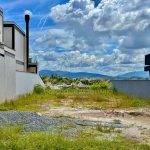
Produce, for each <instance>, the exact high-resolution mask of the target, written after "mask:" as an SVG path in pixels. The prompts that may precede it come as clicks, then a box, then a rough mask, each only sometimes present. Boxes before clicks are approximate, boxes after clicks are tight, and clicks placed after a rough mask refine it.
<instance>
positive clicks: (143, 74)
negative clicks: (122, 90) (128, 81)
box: [116, 71, 149, 78]
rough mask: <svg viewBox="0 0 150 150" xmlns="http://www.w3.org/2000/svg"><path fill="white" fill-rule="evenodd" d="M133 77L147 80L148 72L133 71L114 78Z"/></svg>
mask: <svg viewBox="0 0 150 150" xmlns="http://www.w3.org/2000/svg"><path fill="white" fill-rule="evenodd" d="M133 76H134V77H135V78H148V77H149V75H148V72H144V71H135V72H128V73H125V74H122V75H119V76H116V78H131V77H133Z"/></svg>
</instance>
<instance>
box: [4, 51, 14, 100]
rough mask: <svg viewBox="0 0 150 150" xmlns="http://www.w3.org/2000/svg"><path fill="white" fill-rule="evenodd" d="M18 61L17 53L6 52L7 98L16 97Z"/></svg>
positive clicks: (5, 85)
mask: <svg viewBox="0 0 150 150" xmlns="http://www.w3.org/2000/svg"><path fill="white" fill-rule="evenodd" d="M15 69H16V61H15V55H12V54H10V53H8V52H5V84H4V87H5V98H6V99H14V98H15V84H16V82H15V80H16V73H15V72H16V70H15Z"/></svg>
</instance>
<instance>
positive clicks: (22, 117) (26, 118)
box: [0, 111, 124, 135]
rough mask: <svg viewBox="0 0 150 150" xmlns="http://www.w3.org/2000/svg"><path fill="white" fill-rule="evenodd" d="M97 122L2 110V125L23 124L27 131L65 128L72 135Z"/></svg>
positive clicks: (60, 129)
mask: <svg viewBox="0 0 150 150" xmlns="http://www.w3.org/2000/svg"><path fill="white" fill-rule="evenodd" d="M96 124H97V122H94V121H83V120H77V119H73V118H67V117H61V118H53V117H49V116H46V115H39V114H38V113H36V112H20V111H0V126H2V127H5V126H7V125H11V126H14V125H22V126H23V129H24V130H25V131H43V132H48V131H51V132H52V133H56V132H62V130H63V129H64V130H63V133H64V134H66V135H71V134H73V133H76V132H77V131H81V130H82V129H83V126H96ZM110 124H111V125H114V126H115V127H117V126H119V128H124V126H123V125H121V124H112V123H110ZM108 125H109V123H108Z"/></svg>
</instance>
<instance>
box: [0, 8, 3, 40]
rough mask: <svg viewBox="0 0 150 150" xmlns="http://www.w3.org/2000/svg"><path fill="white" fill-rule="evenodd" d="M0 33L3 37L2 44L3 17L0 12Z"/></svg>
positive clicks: (0, 38)
mask: <svg viewBox="0 0 150 150" xmlns="http://www.w3.org/2000/svg"><path fill="white" fill-rule="evenodd" d="M0 31H1V37H0V42H2V41H3V40H2V37H3V16H2V12H1V10H0Z"/></svg>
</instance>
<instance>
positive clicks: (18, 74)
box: [0, 8, 44, 103]
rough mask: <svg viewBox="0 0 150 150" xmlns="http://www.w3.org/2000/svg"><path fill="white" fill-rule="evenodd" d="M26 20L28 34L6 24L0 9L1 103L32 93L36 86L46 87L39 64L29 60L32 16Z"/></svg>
mask: <svg viewBox="0 0 150 150" xmlns="http://www.w3.org/2000/svg"><path fill="white" fill-rule="evenodd" d="M25 19H26V28H27V29H26V34H25V32H24V31H23V30H22V29H21V28H20V27H19V26H18V25H17V24H16V23H15V22H9V21H8V22H4V21H3V10H2V9H1V8H0V103H2V102H4V101H5V100H6V99H7V100H10V99H15V98H16V97H17V96H19V95H22V94H26V93H29V92H32V90H33V87H34V85H35V84H41V85H43V86H44V84H43V82H42V80H41V78H40V77H39V75H38V63H37V62H34V63H32V61H31V59H29V33H28V22H29V19H30V16H29V15H26V16H25Z"/></svg>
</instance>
